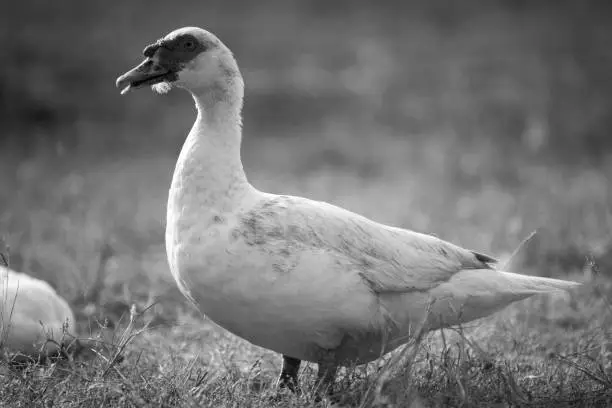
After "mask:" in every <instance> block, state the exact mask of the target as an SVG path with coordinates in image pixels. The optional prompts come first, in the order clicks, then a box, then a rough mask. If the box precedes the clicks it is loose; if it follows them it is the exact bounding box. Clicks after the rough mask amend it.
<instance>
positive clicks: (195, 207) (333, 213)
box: [117, 27, 577, 383]
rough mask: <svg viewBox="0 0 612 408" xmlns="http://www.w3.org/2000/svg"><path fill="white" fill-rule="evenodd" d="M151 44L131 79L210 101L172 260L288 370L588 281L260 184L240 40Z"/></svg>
mask: <svg viewBox="0 0 612 408" xmlns="http://www.w3.org/2000/svg"><path fill="white" fill-rule="evenodd" d="M145 56H147V59H146V60H145V61H144V62H143V63H142V64H141V65H139V66H138V67H136V68H134V69H133V70H131V71H129V72H128V73H126V74H124V75H123V76H121V77H120V78H119V79H118V80H117V85H118V86H120V87H122V88H124V87H125V90H130V89H133V88H137V87H139V86H142V85H154V86H155V84H158V83H164V84H165V85H164V87H165V88H167V87H168V85H172V86H178V87H181V88H185V89H187V90H188V91H189V92H190V93H191V94H192V96H193V98H194V100H195V103H196V107H197V110H198V115H197V119H196V121H195V124H194V125H193V128H192V129H191V131H190V133H189V135H188V137H187V140H186V142H185V144H184V146H183V149H182V151H181V153H180V156H179V159H178V162H177V165H176V169H175V172H174V177H173V180H172V186H171V188H170V194H169V199H168V209H167V229H166V245H167V253H168V261H169V264H170V270H171V272H172V274H173V276H174V278H175V279H176V282H177V284H178V285H179V287H180V288H181V290H182V291H183V293H184V294H185V295H186V296H187V297H188V298H189V299H191V300H192V301H193V303H194V304H195V305H196V306H197V307H198V308H199V309H200V310H201V311H202V312H203V313H205V314H206V315H208V316H209V317H210V318H211V319H212V320H214V321H215V322H217V323H218V324H220V325H221V326H223V327H225V328H226V329H228V330H230V331H231V332H233V333H235V334H237V335H238V336H241V337H243V338H245V339H247V340H249V341H251V342H252V343H254V344H257V345H260V346H263V347H266V348H269V349H272V350H275V351H277V352H280V353H282V354H283V355H284V357H285V359H284V365H283V372H282V374H281V380H282V381H283V382H287V383H290V382H291V381H295V380H296V373H297V367H298V366H299V360H308V361H314V362H317V363H319V377H320V378H321V379H322V380H323V381H325V382H329V381H331V380H332V379H333V376H334V373H335V369H336V366H337V365H341V364H347V363H351V362H360V363H363V362H367V361H371V360H373V359H375V358H377V357H379V356H381V355H382V354H384V353H386V352H388V351H390V350H392V349H394V348H395V347H397V346H399V345H401V344H403V343H405V342H406V341H407V340H408V338H409V335H410V334H411V333H414V332H415V331H416V330H417V329H418V327H417V326H419V325H420V324H421V323H424V324H425V329H426V330H429V329H435V328H439V327H442V326H448V325H453V324H457V323H462V322H467V321H470V320H473V319H477V318H479V317H483V316H486V315H488V314H490V313H492V312H495V311H496V310H499V309H500V308H503V307H504V306H506V305H508V304H509V303H511V302H514V301H517V300H521V299H524V298H526V297H529V296H531V295H534V294H538V293H544V292H550V291H553V290H558V289H570V288H572V287H575V286H576V285H577V284H576V283H574V282H568V281H561V280H555V279H547V278H539V277H531V276H523V275H518V274H513V273H508V272H502V271H498V270H496V269H494V264H495V260H494V259H493V258H490V257H488V256H486V255H482V254H478V253H476V252H472V251H469V250H466V249H463V248H460V247H458V246H455V245H453V244H450V243H448V242H445V241H442V240H440V239H437V238H434V237H432V236H429V235H424V234H419V233H416V232H412V231H409V230H403V229H399V228H394V227H390V226H386V225H382V224H379V223H376V222H374V221H371V220H369V219H366V218H364V217H362V216H360V215H357V214H354V213H351V212H349V211H346V210H343V209H341V208H338V207H335V206H333V205H330V204H327V203H322V202H316V201H311V200H308V199H305V198H300V197H291V196H282V195H280V196H279V195H272V194H267V193H264V192H261V191H258V190H257V189H255V188H254V187H253V186H251V184H249V183H248V181H247V178H246V176H245V174H244V171H243V167H242V163H241V160H240V143H241V135H242V131H241V108H242V99H243V82H242V77H241V75H240V72H239V70H238V67H237V64H236V61H235V60H234V58H233V56H232V54H231V52H230V51H229V49H228V48H227V47H226V46H225V45H223V43H221V41H219V40H218V39H217V38H216V37H215V36H214V35H212V34H210V33H209V32H207V31H205V30H202V29H199V28H189V27H188V28H183V29H179V30H176V31H174V32H172V33H170V34H168V35H167V36H166V37H165V38H163V39H162V40H159V41H158V42H156V43H155V44H152V45H150V46H148V47H147V48H146V49H145ZM158 86H159V85H158Z"/></svg>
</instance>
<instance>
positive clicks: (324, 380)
mask: <svg viewBox="0 0 612 408" xmlns="http://www.w3.org/2000/svg"><path fill="white" fill-rule="evenodd" d="M337 370H338V366H337V365H336V361H335V358H334V354H333V353H332V352H328V353H325V355H324V356H323V358H322V359H321V360H319V372H318V373H317V388H318V390H319V391H320V392H327V394H328V395H331V393H332V391H333V385H334V380H335V379H336V371H337Z"/></svg>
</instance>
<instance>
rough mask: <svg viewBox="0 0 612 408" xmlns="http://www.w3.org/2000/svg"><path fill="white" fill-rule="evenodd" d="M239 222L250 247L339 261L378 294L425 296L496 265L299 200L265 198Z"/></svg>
mask: <svg viewBox="0 0 612 408" xmlns="http://www.w3.org/2000/svg"><path fill="white" fill-rule="evenodd" d="M240 223H241V230H242V231H243V236H244V237H245V239H247V240H251V241H252V243H254V244H258V245H270V246H280V245H284V246H285V247H286V248H287V250H288V251H300V250H306V249H309V250H316V251H321V252H322V253H328V254H333V255H335V256H336V257H337V258H338V259H342V260H345V261H346V262H347V263H348V264H347V265H346V266H347V268H349V267H350V268H351V269H354V270H356V271H358V273H359V274H360V276H361V277H362V278H363V279H364V280H365V281H366V282H367V284H368V285H369V286H370V288H371V289H372V290H373V291H375V292H378V293H381V292H410V291H427V290H430V289H432V288H434V287H436V286H438V285H439V284H441V283H443V282H446V281H448V280H449V279H450V278H451V277H452V276H453V275H454V274H456V273H458V272H459V271H462V270H466V269H491V268H492V267H491V265H492V264H494V263H496V262H497V261H496V260H495V259H494V258H491V257H489V256H487V255H483V254H480V253H477V252H473V251H470V250H467V249H464V248H461V247H459V246H456V245H453V244H451V243H449V242H446V241H443V240H441V239H438V238H436V237H433V236H431V235H426V234H421V233H417V232H413V231H410V230H405V229H400V228H394V227H390V226H386V225H383V224H379V223H376V222H374V221H372V220H369V219H367V218H365V217H363V216H360V215H358V214H355V213H352V212H350V211H347V210H344V209H342V208H339V207H336V206H333V205H331V204H328V203H324V202H318V201H312V200H308V199H305V198H300V197H292V196H276V195H266V196H265V198H264V199H262V200H261V201H259V202H258V203H257V205H255V206H254V207H252V208H251V209H250V210H249V211H246V212H245V213H243V214H242V216H241V217H240Z"/></svg>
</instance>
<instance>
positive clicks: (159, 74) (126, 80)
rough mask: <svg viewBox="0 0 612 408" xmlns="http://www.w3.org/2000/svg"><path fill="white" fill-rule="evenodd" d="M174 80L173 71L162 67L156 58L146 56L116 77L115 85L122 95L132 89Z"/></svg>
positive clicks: (174, 74)
mask: <svg viewBox="0 0 612 408" xmlns="http://www.w3.org/2000/svg"><path fill="white" fill-rule="evenodd" d="M174 80H176V73H175V72H173V71H171V70H169V69H168V68H166V67H164V66H163V65H162V64H160V63H159V62H158V61H157V59H153V58H147V59H146V60H144V61H143V62H142V63H141V64H140V65H138V66H137V67H135V68H132V69H131V70H129V71H128V72H126V73H125V74H123V75H121V76H120V77H119V78H117V82H116V85H117V88H120V89H121V95H123V94H125V93H127V92H129V91H130V90H132V89H138V88H141V87H143V86H146V85H154V84H157V83H160V82H164V81H168V82H171V81H174Z"/></svg>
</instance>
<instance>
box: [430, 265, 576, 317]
mask: <svg viewBox="0 0 612 408" xmlns="http://www.w3.org/2000/svg"><path fill="white" fill-rule="evenodd" d="M580 285H581V284H580V283H578V282H572V281H567V280H561V279H553V278H543V277H539V276H529V275H521V274H518V273H512V272H503V271H497V270H487V269H466V270H463V271H461V272H459V273H457V274H456V275H455V276H453V278H451V279H450V280H449V281H448V282H445V283H443V284H441V285H440V286H438V287H437V288H435V289H434V290H432V291H431V295H432V298H433V304H432V311H431V313H432V315H433V316H432V318H434V321H435V319H438V321H440V322H443V323H441V324H438V325H437V326H438V327H439V326H448V325H453V324H458V323H465V322H469V321H471V320H474V319H478V318H481V317H484V316H487V315H489V314H491V313H493V312H496V311H498V310H500V309H502V308H504V307H506V306H507V305H509V304H510V303H513V302H516V301H519V300H522V299H526V298H528V297H530V296H533V295H537V294H540V293H549V292H555V291H559V290H565V291H568V290H571V289H573V288H577V287H579V286H580ZM436 315H437V317H436Z"/></svg>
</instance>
